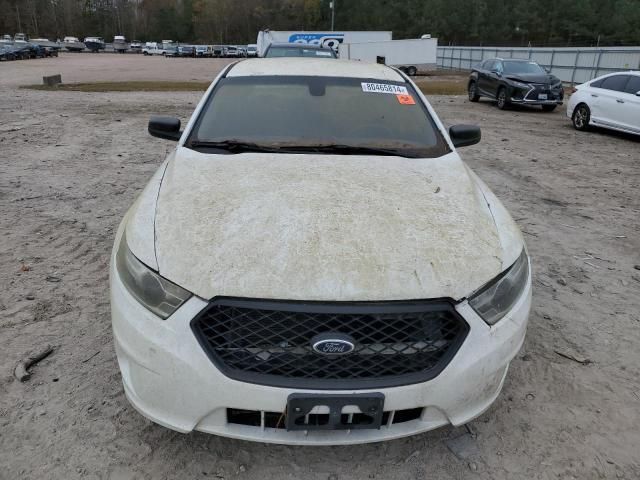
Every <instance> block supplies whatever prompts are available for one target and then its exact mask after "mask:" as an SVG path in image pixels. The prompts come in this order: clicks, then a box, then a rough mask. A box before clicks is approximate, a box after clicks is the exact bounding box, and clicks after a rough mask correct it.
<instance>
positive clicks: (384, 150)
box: [292, 144, 415, 157]
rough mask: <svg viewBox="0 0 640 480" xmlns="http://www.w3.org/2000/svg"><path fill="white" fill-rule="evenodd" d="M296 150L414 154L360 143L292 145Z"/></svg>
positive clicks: (365, 153) (385, 154)
mask: <svg viewBox="0 0 640 480" xmlns="http://www.w3.org/2000/svg"><path fill="white" fill-rule="evenodd" d="M292 148H293V149H295V150H298V151H311V152H321V153H338V154H342V155H384V156H394V157H414V156H415V155H413V154H410V153H408V152H407V151H406V150H401V149H394V148H380V147H366V146H360V145H342V144H335V145H316V146H300V147H292Z"/></svg>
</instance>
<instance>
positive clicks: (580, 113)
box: [571, 103, 591, 131]
mask: <svg viewBox="0 0 640 480" xmlns="http://www.w3.org/2000/svg"><path fill="white" fill-rule="evenodd" d="M590 118H591V110H589V107H588V106H587V105H585V104H584V103H581V104H580V105H578V106H577V107H576V109H575V110H574V111H573V115H571V121H572V122H573V127H574V128H575V129H576V130H581V131H584V130H587V129H588V128H589V119H590Z"/></svg>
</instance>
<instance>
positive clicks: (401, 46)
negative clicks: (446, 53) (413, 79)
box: [339, 35, 438, 76]
mask: <svg viewBox="0 0 640 480" xmlns="http://www.w3.org/2000/svg"><path fill="white" fill-rule="evenodd" d="M425 37H429V36H427V35H425V36H424V37H423V38H418V39H412V40H390V41H383V42H366V43H355V42H354V43H351V42H345V43H342V44H341V45H340V50H339V52H340V58H345V59H351V60H361V61H363V62H377V63H385V64H386V65H391V66H394V67H398V68H400V69H401V70H403V71H404V72H406V73H407V74H408V75H412V76H413V75H416V74H417V73H418V72H419V71H421V70H435V69H436V64H437V61H438V60H437V56H438V39H437V38H425Z"/></svg>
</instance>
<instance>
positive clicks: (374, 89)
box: [362, 82, 409, 95]
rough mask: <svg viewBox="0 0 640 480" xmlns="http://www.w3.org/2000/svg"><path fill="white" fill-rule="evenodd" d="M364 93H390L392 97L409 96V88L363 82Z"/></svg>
mask: <svg viewBox="0 0 640 480" xmlns="http://www.w3.org/2000/svg"><path fill="white" fill-rule="evenodd" d="M362 91H363V92H369V93H390V94H392V95H408V94H409V92H408V91H407V87H400V86H398V85H391V84H389V83H368V82H362Z"/></svg>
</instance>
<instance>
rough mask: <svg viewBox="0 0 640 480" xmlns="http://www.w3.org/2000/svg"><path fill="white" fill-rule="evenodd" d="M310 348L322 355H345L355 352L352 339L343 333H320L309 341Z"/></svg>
mask: <svg viewBox="0 0 640 480" xmlns="http://www.w3.org/2000/svg"><path fill="white" fill-rule="evenodd" d="M311 347H312V348H313V350H315V351H316V352H318V353H321V354H322V355H346V354H347V353H351V352H353V351H354V350H355V348H356V344H355V341H354V339H353V338H351V337H350V336H349V335H345V334H344V333H330V332H329V333H321V334H320V335H316V336H315V337H313V338H312V339H311Z"/></svg>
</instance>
